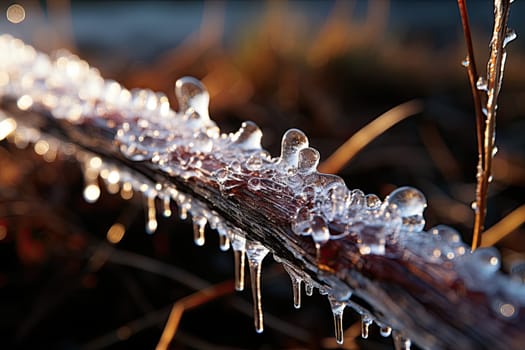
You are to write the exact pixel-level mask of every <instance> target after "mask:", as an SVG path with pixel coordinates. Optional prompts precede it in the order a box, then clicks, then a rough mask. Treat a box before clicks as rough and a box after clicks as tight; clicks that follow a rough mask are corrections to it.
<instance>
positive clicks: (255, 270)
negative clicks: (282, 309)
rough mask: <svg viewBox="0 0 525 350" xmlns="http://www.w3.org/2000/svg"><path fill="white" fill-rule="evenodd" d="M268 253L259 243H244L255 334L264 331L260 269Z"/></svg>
mask: <svg viewBox="0 0 525 350" xmlns="http://www.w3.org/2000/svg"><path fill="white" fill-rule="evenodd" d="M268 252H269V250H268V248H266V247H265V246H263V245H262V244H261V243H259V242H252V241H247V242H246V256H247V257H248V266H249V268H250V282H251V287H252V297H253V313H254V323H255V331H256V332H257V333H262V332H263V330H264V324H263V310H262V303H261V267H262V261H263V260H264V257H265V256H266V255H267V254H268Z"/></svg>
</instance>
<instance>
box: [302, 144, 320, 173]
mask: <svg viewBox="0 0 525 350" xmlns="http://www.w3.org/2000/svg"><path fill="white" fill-rule="evenodd" d="M319 158H320V155H319V152H318V151H317V150H316V149H315V148H311V147H306V148H303V149H301V150H300V151H299V161H298V166H297V171H298V172H299V173H300V174H311V173H313V172H315V171H316V170H317V165H318V164H319Z"/></svg>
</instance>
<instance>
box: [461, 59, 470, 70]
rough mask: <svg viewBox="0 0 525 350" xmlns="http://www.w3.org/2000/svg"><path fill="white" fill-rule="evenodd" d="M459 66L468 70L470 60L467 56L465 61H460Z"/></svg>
mask: <svg viewBox="0 0 525 350" xmlns="http://www.w3.org/2000/svg"><path fill="white" fill-rule="evenodd" d="M461 65H462V66H463V67H465V68H468V66H470V59H469V57H468V56H466V57H465V59H464V60H463V61H461Z"/></svg>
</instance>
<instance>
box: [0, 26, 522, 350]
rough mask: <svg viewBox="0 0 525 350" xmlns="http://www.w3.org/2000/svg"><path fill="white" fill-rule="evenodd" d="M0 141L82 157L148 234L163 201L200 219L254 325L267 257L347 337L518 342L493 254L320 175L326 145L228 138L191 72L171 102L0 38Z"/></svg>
mask: <svg viewBox="0 0 525 350" xmlns="http://www.w3.org/2000/svg"><path fill="white" fill-rule="evenodd" d="M0 53H1V54H0V105H1V110H2V111H3V112H0V117H1V118H2V120H1V121H0V137H2V138H3V137H8V139H9V140H10V141H12V142H13V143H15V144H16V145H18V146H20V147H23V146H26V145H27V144H33V145H34V147H35V150H36V151H37V153H39V154H41V155H43V156H44V157H47V159H50V160H51V159H52V158H53V157H54V155H56V153H57V152H61V153H64V154H68V155H70V156H72V157H76V158H77V159H78V160H79V161H80V163H81V165H82V169H83V172H84V176H85V182H86V187H85V191H84V196H85V198H86V200H88V201H96V200H97V199H98V197H99V195H100V189H99V188H98V180H97V179H98V177H101V178H102V179H103V180H104V183H105V184H106V186H107V188H108V190H109V191H110V192H112V193H117V192H120V193H121V194H122V196H123V198H129V195H130V193H132V192H138V193H141V194H142V195H143V196H144V200H145V204H146V205H147V207H148V210H147V215H148V218H147V225H146V231H147V232H148V233H153V232H154V231H155V229H156V227H157V213H156V211H157V208H161V207H162V208H163V214H164V215H166V216H169V215H171V204H172V203H175V204H176V205H177V207H178V213H179V216H180V217H181V218H186V217H187V216H188V215H191V218H192V220H193V223H194V235H195V243H196V244H199V245H202V244H204V243H205V237H204V227H205V226H206V224H208V225H209V226H210V227H211V228H213V229H215V230H217V232H218V234H219V236H220V238H221V240H220V242H221V248H222V249H223V250H227V249H229V247H230V246H231V248H232V250H233V251H234V256H235V262H236V268H235V277H236V288H237V289H239V290H241V289H243V287H244V261H245V256H246V257H247V260H248V265H249V270H250V275H251V279H250V280H251V285H252V292H253V299H254V314H255V315H254V318H255V326H256V330H257V331H259V332H260V331H262V330H263V315H262V306H261V285H260V273H261V262H262V260H263V259H264V258H265V256H267V255H268V253H272V255H273V257H274V258H275V260H277V261H278V262H280V263H282V264H283V266H284V268H285V270H286V271H287V272H288V273H289V275H290V277H291V280H292V285H293V291H294V303H295V305H296V306H297V307H298V306H300V294H301V286H302V285H304V286H305V289H306V293H311V292H312V288H313V287H316V288H318V289H319V291H320V293H322V294H326V295H327V297H328V299H329V301H330V304H331V306H332V311H333V313H334V320H335V324H336V336H337V339H338V341H342V330H341V327H342V322H341V318H342V314H343V310H344V309H345V307H346V306H350V307H351V308H353V309H354V310H356V311H357V312H359V313H360V314H361V315H362V325H363V331H362V335H363V337H366V336H367V334H368V327H369V325H370V324H372V323H373V322H375V323H377V324H378V325H379V326H380V327H381V334H383V335H385V336H389V335H390V334H391V333H392V334H393V336H394V341H395V344H396V347H397V348H399V349H404V348H409V347H410V342H411V341H414V342H415V343H417V344H418V345H420V346H422V347H424V348H428V349H449V348H450V349H452V348H454V349H458V348H461V349H482V348H487V349H488V348H491V349H518V348H520V347H521V346H522V344H523V343H525V322H524V321H525V316H524V313H525V285H523V283H522V282H521V280H520V281H518V280H516V279H512V278H511V277H510V276H504V275H503V274H502V273H501V272H499V266H500V258H499V256H498V253H497V251H495V250H493V249H479V250H477V251H476V252H475V253H474V254H471V253H470V252H469V248H468V247H467V246H466V245H465V244H464V243H463V242H461V239H460V236H459V235H458V234H457V232H455V231H454V230H453V229H452V228H450V227H447V226H437V227H435V228H431V229H429V230H427V231H423V228H424V224H425V221H424V218H423V211H424V209H425V207H426V200H425V197H424V196H423V194H422V193H421V192H419V191H418V190H416V189H414V188H411V187H403V188H398V189H396V190H395V191H393V192H392V193H391V194H390V195H389V196H387V197H386V198H385V199H384V200H383V201H381V200H380V199H379V198H378V197H377V196H375V195H365V194H364V193H363V192H361V191H360V190H349V189H348V188H347V186H346V185H345V183H344V182H343V180H342V179H341V178H339V177H337V176H334V175H328V174H321V173H319V172H318V171H317V165H318V162H319V153H318V152H317V150H316V149H314V148H312V147H310V146H309V143H308V139H307V137H306V136H305V135H304V134H303V133H302V132H301V131H299V130H296V129H292V130H289V131H288V132H286V133H285V135H284V136H283V139H282V146H281V154H280V155H279V156H277V157H272V156H271V155H270V154H269V153H268V152H267V151H265V150H264V149H262V147H261V138H262V136H263V135H262V132H261V131H260V130H259V128H258V127H257V126H256V125H255V124H253V123H251V122H246V123H243V125H242V126H241V128H240V129H239V130H238V131H237V132H236V133H232V134H224V133H221V132H220V130H219V128H218V127H217V125H216V124H215V123H214V122H213V121H212V120H211V119H210V117H209V115H208V99H209V96H208V93H207V91H206V89H205V88H204V86H203V85H202V84H201V83H200V82H199V81H197V80H195V79H193V78H182V79H180V80H178V81H177V83H176V87H175V89H176V95H177V98H178V101H179V105H180V108H179V111H178V112H175V111H173V110H171V109H170V106H169V102H168V99H167V98H166V96H164V95H162V94H157V93H154V92H152V91H148V90H136V91H128V90H126V89H125V88H123V87H122V86H120V85H119V84H118V83H116V82H114V81H107V80H104V79H103V78H101V77H100V75H99V73H98V71H97V70H95V69H93V68H91V67H89V65H88V64H87V63H86V62H84V61H82V60H80V59H79V58H77V57H74V56H71V55H68V54H62V55H58V56H57V57H56V58H55V59H53V60H52V59H50V58H49V57H48V56H46V55H45V54H42V53H38V52H36V51H35V50H34V49H33V48H31V47H30V46H26V45H24V44H23V43H22V42H21V41H19V40H17V39H14V38H12V37H10V36H1V37H0Z"/></svg>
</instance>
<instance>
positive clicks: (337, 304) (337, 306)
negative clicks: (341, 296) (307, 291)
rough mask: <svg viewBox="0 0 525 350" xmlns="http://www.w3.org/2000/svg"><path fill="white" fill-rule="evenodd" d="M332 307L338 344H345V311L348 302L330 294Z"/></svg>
mask: <svg viewBox="0 0 525 350" xmlns="http://www.w3.org/2000/svg"><path fill="white" fill-rule="evenodd" d="M328 301H329V302H330V307H331V308H332V314H333V315H334V330H335V340H336V341H337V343H338V344H343V341H344V335H343V311H344V310H345V307H346V304H345V303H344V302H341V301H337V300H336V299H335V298H333V297H330V296H328Z"/></svg>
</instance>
